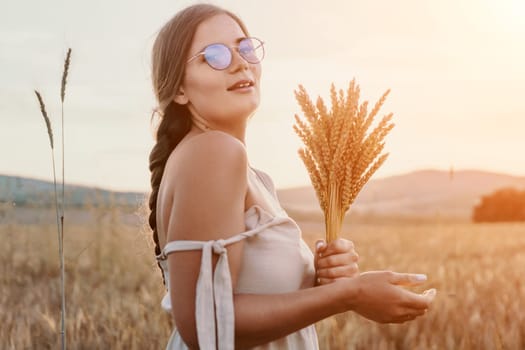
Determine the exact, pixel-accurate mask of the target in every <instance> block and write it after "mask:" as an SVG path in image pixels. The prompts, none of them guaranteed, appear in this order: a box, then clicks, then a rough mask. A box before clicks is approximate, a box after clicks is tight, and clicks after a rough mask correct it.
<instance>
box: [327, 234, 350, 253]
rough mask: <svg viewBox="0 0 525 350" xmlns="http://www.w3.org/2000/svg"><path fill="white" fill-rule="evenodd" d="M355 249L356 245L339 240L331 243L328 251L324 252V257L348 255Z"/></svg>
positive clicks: (345, 240) (342, 239)
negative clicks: (347, 253)
mask: <svg viewBox="0 0 525 350" xmlns="http://www.w3.org/2000/svg"><path fill="white" fill-rule="evenodd" d="M353 249H354V243H353V242H352V241H349V240H347V239H344V238H338V239H336V240H334V241H332V242H330V243H328V245H327V247H326V251H324V252H323V256H326V255H332V254H340V253H346V252H348V251H350V250H353Z"/></svg>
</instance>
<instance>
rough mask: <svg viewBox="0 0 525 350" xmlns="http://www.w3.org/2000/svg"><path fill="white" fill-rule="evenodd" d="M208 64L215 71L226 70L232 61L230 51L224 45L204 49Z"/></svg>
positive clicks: (214, 45)
mask: <svg viewBox="0 0 525 350" xmlns="http://www.w3.org/2000/svg"><path fill="white" fill-rule="evenodd" d="M204 58H205V59H206V62H208V64H209V65H210V66H211V67H212V68H214V69H219V70H221V69H226V68H227V67H228V66H229V65H230V63H231V61H232V53H231V52H230V49H229V48H228V47H227V46H225V45H223V44H213V45H209V46H208V47H206V49H204Z"/></svg>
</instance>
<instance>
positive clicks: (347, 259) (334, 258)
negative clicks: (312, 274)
mask: <svg viewBox="0 0 525 350" xmlns="http://www.w3.org/2000/svg"><path fill="white" fill-rule="evenodd" d="M358 260H359V257H358V256H357V254H355V253H345V254H337V255H330V256H326V257H322V258H318V259H317V265H316V267H317V268H318V269H325V268H330V267H336V266H344V265H349V264H353V263H357V261H358Z"/></svg>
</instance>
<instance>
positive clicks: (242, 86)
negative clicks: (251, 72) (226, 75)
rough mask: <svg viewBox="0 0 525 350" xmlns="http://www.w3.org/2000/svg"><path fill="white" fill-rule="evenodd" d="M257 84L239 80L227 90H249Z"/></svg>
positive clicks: (251, 81)
mask: <svg viewBox="0 0 525 350" xmlns="http://www.w3.org/2000/svg"><path fill="white" fill-rule="evenodd" d="M254 85H255V84H254V83H253V80H246V79H243V80H239V81H237V82H236V83H235V84H233V85H232V86H230V87H229V88H228V89H227V90H228V91H233V90H248V89H250V88H251V87H253V86H254Z"/></svg>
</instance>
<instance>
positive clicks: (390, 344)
mask: <svg viewBox="0 0 525 350" xmlns="http://www.w3.org/2000/svg"><path fill="white" fill-rule="evenodd" d="M21 209H22V208H18V207H16V208H14V209H10V210H9V211H8V212H6V213H5V215H6V217H5V220H2V222H0V237H2V240H3V242H2V244H1V245H0V291H2V292H1V293H0V310H2V326H1V327H0V349H6V350H12V349H43V350H45V349H57V348H58V347H59V339H58V338H57V337H56V332H57V329H59V323H60V319H59V315H58V314H57V313H56V312H55V310H56V309H57V308H59V305H60V300H59V298H58V289H57V284H56V283H55V282H56V281H57V280H58V279H59V274H58V269H57V267H58V261H57V259H56V246H57V242H56V240H49V239H47V237H49V234H51V233H52V232H53V221H52V220H50V218H49V217H50V215H49V214H50V212H49V210H50V209H46V210H47V211H46V212H43V210H42V212H41V211H39V209H31V210H32V211H33V212H32V214H31V211H23V213H22V210H21ZM18 210H20V211H21V213H19V214H17V211H18ZM22 214H23V215H24V216H25V217H26V218H27V217H29V216H31V215H33V216H38V217H40V218H42V219H41V220H40V222H39V223H38V224H24V223H22V221H21V220H19V219H18V218H15V219H17V220H15V221H14V222H17V224H13V225H11V226H9V225H8V222H13V221H12V220H11V219H10V217H13V216H15V215H22ZM46 219H47V222H45V221H43V220H46ZM374 222H376V223H375V224H357V223H356V220H354V221H352V222H350V223H349V224H348V225H346V224H345V226H344V227H343V231H342V233H341V236H343V237H349V236H350V235H351V237H352V240H353V242H354V243H355V245H356V248H357V250H358V252H359V254H360V268H361V270H363V271H365V270H383V269H391V270H395V271H417V272H422V273H426V274H427V275H428V277H429V281H428V282H427V284H426V285H424V286H421V287H418V288H420V289H421V290H424V289H428V288H436V289H437V290H438V294H437V296H436V299H435V300H434V302H433V305H432V307H431V308H430V309H429V311H428V312H427V314H426V315H425V316H423V317H420V318H418V319H417V320H415V321H412V322H407V323H405V324H401V325H394V324H393V325H383V324H377V323H374V322H371V321H368V320H366V319H364V318H362V317H360V316H358V315H356V314H354V313H352V312H347V313H343V314H340V315H337V316H334V317H330V318H328V319H326V320H324V321H322V322H319V323H318V324H317V330H318V336H319V343H320V344H319V345H320V349H326V350H329V349H345V350H368V349H379V350H381V349H386V350H390V349H392V350H414V349H418V350H425V349H429V350H430V349H440V350H441V349H443V350H493V349H498V348H501V349H524V348H525V327H524V326H523V325H525V314H524V313H523V312H522V310H524V309H525V283H524V282H523V266H525V224H478V225H474V224H471V223H450V224H449V223H437V224H436V223H434V224H431V223H421V222H417V223H410V222H404V223H402V224H395V223H388V224H377V222H378V220H374ZM297 223H298V224H299V226H300V227H301V228H302V230H303V236H304V238H305V240H306V241H307V243H308V244H309V245H310V246H311V247H313V245H314V242H315V240H316V239H317V238H318V237H319V233H320V232H322V230H323V228H324V223H323V222H322V219H321V220H319V221H318V222H313V221H309V222H306V221H300V220H298V221H297ZM66 229H67V230H66V231H67V232H75V234H74V235H67V236H66V237H65V238H64V239H65V241H66V244H67V247H68V249H67V251H66V252H65V259H66V270H67V276H68V284H67V285H66V291H67V294H68V322H67V324H66V329H67V339H68V347H69V348H71V349H130V350H139V349H141V350H142V349H163V348H165V346H166V342H167V340H168V338H169V335H170V333H171V331H172V327H173V322H172V320H171V317H170V315H169V314H168V313H166V312H164V311H163V310H162V309H161V307H160V300H161V298H162V297H163V295H164V292H165V291H164V287H163V285H162V278H161V275H160V273H158V271H157V267H156V264H155V259H154V256H153V254H151V245H152V243H151V241H150V238H149V236H147V235H146V233H145V231H142V230H141V224H140V222H138V219H136V218H135V219H134V215H133V213H132V212H130V211H127V209H125V208H119V207H115V206H111V207H87V208H85V209H84V210H78V211H77V210H76V209H72V208H68V220H67V222H66ZM28 252H29V254H28Z"/></svg>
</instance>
